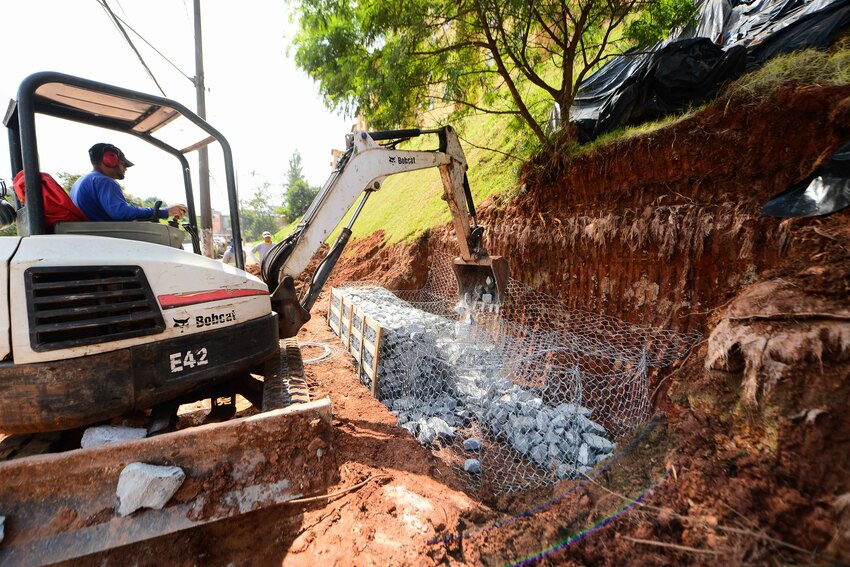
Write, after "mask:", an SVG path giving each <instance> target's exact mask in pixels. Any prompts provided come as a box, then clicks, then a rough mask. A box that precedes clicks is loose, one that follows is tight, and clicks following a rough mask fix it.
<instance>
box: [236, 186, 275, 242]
mask: <svg viewBox="0 0 850 567" xmlns="http://www.w3.org/2000/svg"><path fill="white" fill-rule="evenodd" d="M256 175H257V174H256V173H255V172H251V176H252V178H256ZM271 192H272V185H271V183H269V182H268V181H263V182H261V183H260V184H259V185H258V186H257V187H256V188H255V189H254V192H253V196H252V197H251V198H250V199H248V200H247V201H240V203H239V209H240V211H239V220H240V225H241V226H240V228H241V230H242V236H243V238H244V239H245V240H258V239H259V238H260V236H261V235H262V234H263V231H265V230H269V231H273V230H274V228H275V226H276V223H275V215H274V209H273V207H272V204H271V203H272V201H273V199H274V198H273V197H272V194H271Z"/></svg>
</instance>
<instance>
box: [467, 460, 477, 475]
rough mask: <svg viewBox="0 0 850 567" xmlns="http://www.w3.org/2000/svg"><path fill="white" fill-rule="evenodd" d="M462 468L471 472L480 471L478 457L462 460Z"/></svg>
mask: <svg viewBox="0 0 850 567" xmlns="http://www.w3.org/2000/svg"><path fill="white" fill-rule="evenodd" d="M463 470H465V471H466V472H468V473H471V474H479V473H480V472H481V461H479V460H478V459H466V460H465V461H464V462H463Z"/></svg>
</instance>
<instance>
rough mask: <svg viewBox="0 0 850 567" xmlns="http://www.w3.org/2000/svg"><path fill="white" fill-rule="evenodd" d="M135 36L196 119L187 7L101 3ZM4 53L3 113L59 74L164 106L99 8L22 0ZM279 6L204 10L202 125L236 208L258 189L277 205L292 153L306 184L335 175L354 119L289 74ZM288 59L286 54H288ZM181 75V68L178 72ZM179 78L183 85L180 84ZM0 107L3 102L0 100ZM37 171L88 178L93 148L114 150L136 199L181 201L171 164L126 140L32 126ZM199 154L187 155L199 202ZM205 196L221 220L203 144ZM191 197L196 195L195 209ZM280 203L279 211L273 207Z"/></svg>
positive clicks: (153, 1) (271, 0)
mask: <svg viewBox="0 0 850 567" xmlns="http://www.w3.org/2000/svg"><path fill="white" fill-rule="evenodd" d="M107 3H108V4H109V6H110V7H111V8H112V10H113V11H114V12H115V14H116V15H117V16H118V17H119V18H121V19H122V20H124V21H125V22H126V23H127V24H128V25H129V26H130V27H131V28H132V29H133V30H135V31H136V32H138V34H139V35H141V36H142V37H144V39H145V40H147V42H149V43H150V44H151V45H152V46H153V47H154V48H156V50H158V51H159V52H161V53H162V54H163V55H164V56H165V57H167V59H168V61H166V59H164V58H163V57H162V56H160V55H157V54H156V51H154V50H153V49H152V48H151V47H149V46H148V45H147V44H146V43H145V41H143V40H142V39H140V38H139V36H138V35H136V34H135V33H133V32H132V31H131V30H129V29H128V30H127V32H128V35H129V36H130V39H131V40H132V41H133V43H134V44H135V46H136V48H137V49H138V50H139V52H140V53H141V55H142V57H143V58H144V60H145V63H147V65H148V66H149V67H150V69H151V71H152V72H153V75H154V76H155V77H156V79H157V82H159V84H160V86H161V87H162V88H163V90H164V91H165V95H164V96H165V97H167V98H170V99H173V100H176V101H177V102H179V103H181V104H183V105H184V106H186V107H187V108H190V109H192V110H195V109H196V108H197V104H196V92H195V86H194V84H193V83H192V82H191V81H190V80H189V79H188V78H187V77H186V76H188V77H193V76H194V75H195V53H194V22H193V17H194V16H193V1H192V0H107ZM3 8H4V10H3V12H4V14H3V15H4V20H5V21H6V22H8V23H9V25H7V26H5V28H4V31H3V39H4V44H5V46H6V50H5V55H4V58H3V59H4V61H3V72H2V73H1V74H0V101H2V102H0V104H2V106H3V108H2V110H3V111H4V112H5V109H6V103H7V102H8V100H9V99H13V98H16V97H17V90H18V86H19V84H20V82H21V81H22V80H23V79H24V78H26V77H27V76H29V75H30V74H32V73H35V72H38V71H59V72H62V73H68V74H71V75H77V76H80V77H83V78H86V79H93V80H96V81H100V82H105V83H109V84H113V85H116V86H120V87H124V88H128V89H133V90H137V91H142V92H146V93H150V94H154V95H157V96H163V95H162V92H160V90H159V88H158V87H157V85H156V83H154V81H153V80H152V79H151V78H150V76H149V75H148V73H147V72H146V71H145V68H144V67H143V66H142V64H141V63H140V61H139V59H138V57H137V56H136V54H135V53H134V52H133V50H132V48H131V47H130V46H129V45H128V43H127V42H126V40H125V39H124V37H123V36H122V35H121V33H120V32H119V30H118V29H117V28H116V27H115V25H113V23H112V21H111V20H110V18H109V16H108V14H107V13H106V11H105V10H104V9H103V7H102V6H101V4H100V2H98V0H26V1H21V2H7V3H5V4H4V7H3ZM289 10H290V8H289V6H287V2H286V0H242V1H241V2H229V1H222V0H216V1H208V0H207V1H202V2H201V20H202V22H201V27H202V37H203V55H204V79H205V85H206V88H207V90H206V110H207V113H206V114H207V121H208V122H209V123H210V124H211V125H212V126H213V127H215V128H216V129H217V130H218V131H220V132H221V133H222V134H223V135H224V136H225V137H226V138H227V140H228V141H229V143H230V146H231V149H232V151H233V157H234V162H235V168H236V173H237V185H238V188H239V195H240V198H242V199H247V198H249V197H250V196H251V194H252V193H253V191H254V189H255V188H256V187H258V186H260V185H261V184H262V183H264V182H268V183H270V184H271V191H272V195H274V197H275V199H280V198H281V197H282V192H283V188H282V184H283V182H284V179H285V177H286V172H287V170H288V168H289V159H290V157H291V156H292V154H293V153H294V152H295V151H296V150H297V151H298V152H299V153H300V155H301V158H302V167H303V174H304V177H305V179H306V180H307V182H308V183H310V184H311V185H317V186H321V185H323V184H324V183H325V181H326V179H327V178H328V176H329V175H330V171H331V169H330V163H331V159H332V157H331V150H332V149H334V148H337V149H339V148H343V147H344V145H345V134H346V133H348V132H350V131H351V128H352V126H353V124H355V122H356V119H351V118H344V117H343V116H341V115H338V114H334V113H333V112H331V111H329V110H328V109H327V108H326V107H325V105H324V104H323V102H322V97H321V95H320V94H319V87H318V85H317V84H316V83H314V82H313V81H312V80H311V79H310V78H309V77H307V76H306V74H304V73H303V72H302V71H300V70H298V69H297V68H296V67H295V63H294V60H293V58H294V55H293V54H294V48H292V47H290V46H291V40H292V36H293V35H294V33H295V30H296V25H295V24H294V23H292V22H291V21H290V13H289ZM287 51H289V52H290V53H287ZM175 67H176V68H175ZM184 75H186V76H184ZM2 97H5V100H4V99H3V98H2ZM36 128H37V135H38V144H39V159H40V165H41V169H42V171H45V172H48V173H51V174H53V175H54V176H55V175H56V174H57V173H60V172H67V173H79V174H82V173H86V172H88V171H90V170H91V164H90V163H89V160H88V148H89V147H91V145H92V144H94V143H96V142H111V143H114V144H115V145H117V146H118V147H120V148H121V149H122V151H123V152H124V153H125V154H126V156H127V158H128V159H130V160H131V161H132V162H134V163H135V166H134V167H132V168H130V169H129V170H128V172H127V175H126V177H125V179H124V180H123V181H122V182H121V183H122V185H124V187H125V191H126V192H127V193H129V194H131V195H134V196H137V197H141V198H144V197H151V196H156V197H159V198H161V199H163V200H164V201H165V202H166V203H170V204H174V203H184V202H185V197H184V196H183V195H184V192H183V185H182V179H181V177H180V172H179V167H178V166H177V161H176V160H175V159H174V158H173V157H171V156H168V155H166V154H164V153H163V152H161V151H160V150H157V149H155V148H153V146H150V145H149V144H147V143H145V142H143V141H140V140H138V139H136V138H134V137H133V136H128V135H123V134H119V133H117V132H114V131H111V130H99V129H95V128H91V127H88V126H82V125H78V124H73V123H69V122H67V121H61V120H58V119H54V118H50V117H44V116H42V117H39V118H37V122H36ZM0 152H2V153H3V155H2V157H0V177H2V178H4V179H6V181H7V183H9V184H10V185H11V183H10V180H11V168H10V164H9V159H8V155H9V150H8V141H7V136H6V135H2V136H0ZM195 156H196V153H192V154H190V156H189V162H190V164H191V165H192V166H193V172H192V179H193V182H194V183H195V184H196V192H197V171H196V168H197V158H196V157H195ZM209 156H210V170H211V181H210V197H211V201H212V206H213V208H216V209H218V210H221V211H222V212H224V213H225V214H227V194H226V187H225V184H224V174H223V169H222V167H223V166H222V165H221V163H222V162H221V151H220V150H219V149H218V145H217V144H213V145H212V146H210V151H209ZM197 199H198V197H197V194H196V202H198V201H197ZM273 204H275V205H277V204H280V203H279V202H276V203H273Z"/></svg>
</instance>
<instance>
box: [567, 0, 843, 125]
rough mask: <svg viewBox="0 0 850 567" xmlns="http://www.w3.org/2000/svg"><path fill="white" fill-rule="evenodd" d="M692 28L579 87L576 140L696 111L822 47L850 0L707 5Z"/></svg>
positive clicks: (714, 1) (618, 61)
mask: <svg viewBox="0 0 850 567" xmlns="http://www.w3.org/2000/svg"><path fill="white" fill-rule="evenodd" d="M700 14H701V16H700V21H699V23H698V25H697V26H696V28H695V29H693V30H687V31H685V32H683V33H682V34H681V35H680V36H679V37H678V38H676V39H673V40H669V41H667V42H663V43H661V44H659V45H657V46H655V47H654V48H652V49H650V50H647V51H644V52H637V51H632V52H627V53H625V54H623V55H621V56H618V57H615V58H613V59H612V60H611V61H610V62H609V63H607V64H606V65H604V66H603V67H601V68H600V69H599V70H598V71H596V72H595V73H593V74H592V75H590V76H589V77H588V78H587V79H586V80H585V81H583V82H582V85H581V88H580V89H579V92H578V95H577V96H576V98H575V100H574V102H573V105H572V107H571V108H570V121H571V122H573V123H574V124H575V125H576V126H577V127H578V132H579V139H580V140H581V141H588V140H592V139H594V138H596V137H597V136H599V135H600V134H603V133H605V132H608V131H610V130H613V129H615V128H618V127H620V126H623V125H628V124H639V123H641V122H644V121H647V120H652V119H655V118H659V117H661V116H663V115H665V114H668V113H671V112H675V111H679V110H682V109H684V108H687V107H688V106H692V105H698V104H701V103H703V102H704V101H706V100H708V99H709V98H711V97H713V96H714V95H715V94H716V93H717V91H718V90H719V89H720V87H722V86H723V84H724V83H726V82H728V81H730V80H732V79H735V78H737V77H738V76H739V75H740V74H742V73H743V71H744V70H745V69H753V68H754V67H757V66H760V65H762V64H763V63H764V62H765V61H767V60H768V59H770V58H771V57H774V56H776V55H780V54H783V53H790V52H792V51H796V50H798V49H805V48H820V49H823V48H826V47H828V46H829V45H830V44H831V43H832V41H833V40H834V38H835V36H836V34H837V33H838V32H839V31H841V30H842V29H844V28H845V27H847V25H848V24H850V0H814V1H805V0H756V1H754V2H750V3H743V2H730V1H729V0H707V1H706V2H704V3H703V4H702V5H701V7H700Z"/></svg>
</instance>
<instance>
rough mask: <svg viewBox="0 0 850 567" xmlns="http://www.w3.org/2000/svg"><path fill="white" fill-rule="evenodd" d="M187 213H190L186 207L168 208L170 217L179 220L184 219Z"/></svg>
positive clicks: (174, 206)
mask: <svg viewBox="0 0 850 567" xmlns="http://www.w3.org/2000/svg"><path fill="white" fill-rule="evenodd" d="M187 212H189V208H188V207H187V206H186V205H172V206H170V207H168V216H169V217H174V218H176V219H177V220H180V219H182V218H183V215H185V214H186V213H187Z"/></svg>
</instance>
